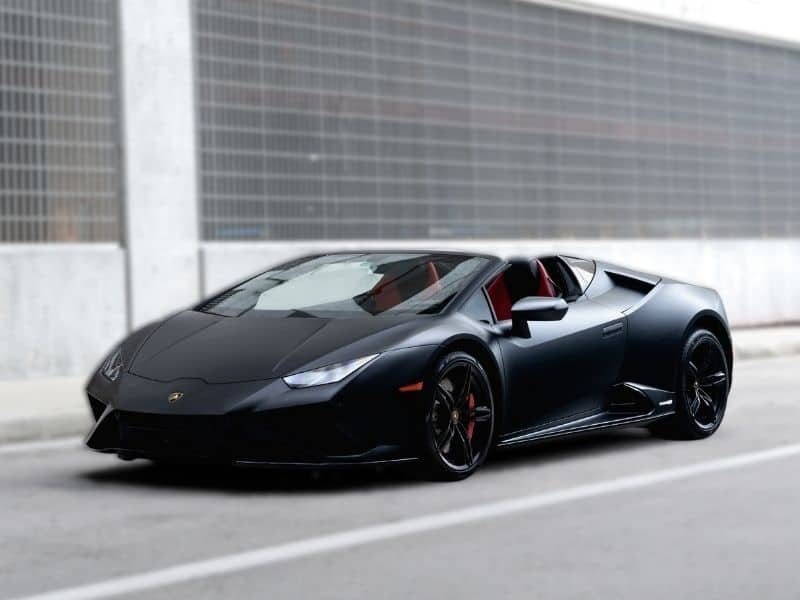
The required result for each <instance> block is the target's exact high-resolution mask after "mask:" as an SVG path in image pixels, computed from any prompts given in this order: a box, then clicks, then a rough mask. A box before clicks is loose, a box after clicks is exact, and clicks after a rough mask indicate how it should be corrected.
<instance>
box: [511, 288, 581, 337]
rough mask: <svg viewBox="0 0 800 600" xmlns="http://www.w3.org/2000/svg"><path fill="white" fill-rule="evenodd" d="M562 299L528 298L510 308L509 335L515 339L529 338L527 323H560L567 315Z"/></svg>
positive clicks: (529, 331) (566, 306) (565, 303)
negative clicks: (515, 337)
mask: <svg viewBox="0 0 800 600" xmlns="http://www.w3.org/2000/svg"><path fill="white" fill-rule="evenodd" d="M568 308H569V306H568V305H567V302H566V300H564V299H563V298H542V297H536V296H528V297H527V298H522V299H521V300H518V301H517V302H515V303H514V306H512V307H511V333H512V335H515V336H517V337H524V338H529V337H531V330H530V328H529V327H528V321H560V320H561V319H563V318H564V315H565V314H566V313H567V309H568Z"/></svg>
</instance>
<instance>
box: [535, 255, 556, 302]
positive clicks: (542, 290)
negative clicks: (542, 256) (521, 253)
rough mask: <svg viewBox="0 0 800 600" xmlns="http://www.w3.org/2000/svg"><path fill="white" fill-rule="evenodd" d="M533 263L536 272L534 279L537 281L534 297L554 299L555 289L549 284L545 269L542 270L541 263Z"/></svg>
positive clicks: (537, 261) (538, 261)
mask: <svg viewBox="0 0 800 600" xmlns="http://www.w3.org/2000/svg"><path fill="white" fill-rule="evenodd" d="M534 262H535V265H536V271H537V273H536V279H537V280H538V286H537V289H536V295H537V296H544V297H545V298H555V297H556V296H557V295H558V294H557V293H556V288H555V287H553V284H552V283H551V282H550V276H549V275H548V274H547V269H545V268H544V265H543V264H542V261H540V260H538V259H537V260H536V261H534Z"/></svg>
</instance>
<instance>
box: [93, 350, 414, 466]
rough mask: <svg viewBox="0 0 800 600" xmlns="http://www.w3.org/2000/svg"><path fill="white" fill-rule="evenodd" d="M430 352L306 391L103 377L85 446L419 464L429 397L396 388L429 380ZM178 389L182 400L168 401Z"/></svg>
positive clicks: (261, 384) (386, 360) (192, 455)
mask: <svg viewBox="0 0 800 600" xmlns="http://www.w3.org/2000/svg"><path fill="white" fill-rule="evenodd" d="M427 355H428V352H427V351H420V349H419V348H414V349H407V350H396V351H393V352H390V353H387V354H385V355H381V357H380V358H379V359H378V360H376V361H375V363H374V364H372V365H370V366H369V367H368V368H367V369H365V370H364V371H362V372H359V373H356V374H355V376H353V377H352V378H348V379H346V380H344V381H343V382H340V383H338V384H329V385H323V386H318V387H314V388H304V389H291V388H289V387H288V386H286V385H285V384H284V383H283V381H282V380H280V379H273V380H265V381H256V382H245V383H234V384H208V383H205V382H202V381H199V380H180V381H174V382H157V381H152V380H149V379H144V378H141V377H137V376H135V375H132V374H130V373H127V374H125V375H124V376H123V377H121V378H120V382H119V383H118V384H110V383H109V382H107V381H106V380H105V379H103V378H102V377H100V376H96V377H94V378H93V379H92V381H90V383H89V385H88V386H87V392H88V394H89V402H90V406H91V407H92V411H93V413H94V415H95V418H96V423H95V425H94V427H93V428H92V430H91V431H90V432H89V435H88V436H87V439H86V444H87V445H88V446H89V447H90V448H92V449H93V450H96V451H99V452H107V453H115V454H117V455H118V456H120V457H121V458H125V459H130V458H149V459H155V460H167V461H188V462H208V463H221V464H234V465H240V466H286V467H315V468H318V467H327V466H345V465H359V464H366V465H370V464H383V463H394V462H409V461H413V460H415V459H416V457H417V454H418V453H417V448H418V447H419V445H418V440H419V439H421V438H420V432H419V428H420V427H421V424H422V418H421V416H420V415H422V414H423V411H424V407H423V393H424V392H422V393H419V392H413V393H402V392H399V391H398V388H399V387H401V386H403V385H406V384H408V383H410V382H411V381H412V380H415V381H416V380H419V378H420V377H423V376H424V369H425V366H426V363H427V358H428V356H427ZM409 373H410V374H411V376H410V377H409V375H408V374H409ZM415 378H416V379H415ZM175 391H181V392H183V394H184V395H183V397H182V398H181V399H180V400H179V401H177V402H174V403H170V402H169V400H168V398H169V396H170V394H172V393H173V392H175Z"/></svg>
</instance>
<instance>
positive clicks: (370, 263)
mask: <svg viewBox="0 0 800 600" xmlns="http://www.w3.org/2000/svg"><path fill="white" fill-rule="evenodd" d="M487 263H488V260H487V259H486V258H482V257H478V256H468V255H458V254H400V253H385V254H380V253H373V254H328V255H325V256H315V257H309V258H302V259H299V260H296V261H294V262H291V263H287V264H285V265H281V266H279V267H276V268H275V269H273V270H271V271H267V272H266V273H262V274H261V275H258V276H257V277H254V278H253V279H250V280H249V281H246V282H245V283H243V284H241V285H239V286H237V287H236V288H233V289H231V290H228V291H227V292H223V293H222V294H220V295H218V296H216V297H214V298H211V299H210V300H208V301H207V302H205V303H204V304H203V305H201V306H200V307H199V308H198V310H200V311H202V312H209V313H214V314H219V315H225V316H239V315H242V314H244V313H246V312H248V311H264V312H265V313H269V314H272V315H273V316H281V317H345V316H368V315H380V314H392V315H401V314H435V313H438V312H439V311H441V310H442V309H443V308H444V307H445V306H446V305H447V303H448V302H450V300H452V299H453V297H454V296H455V295H456V294H457V293H458V292H459V291H461V290H462V289H463V288H464V286H466V285H467V283H469V281H470V280H471V278H472V277H473V276H474V275H475V274H476V273H477V272H478V271H479V270H480V269H481V268H483V267H484V266H485V265H486V264H487Z"/></svg>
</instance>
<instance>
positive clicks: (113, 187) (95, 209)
mask: <svg viewBox="0 0 800 600" xmlns="http://www.w3.org/2000/svg"><path fill="white" fill-rule="evenodd" d="M115 21H116V16H115V4H114V2H113V0H0V242H56V241H63V242H72V241H115V240H118V239H119V224H118V220H119V217H118V213H119V169H118V166H117V145H118V139H119V135H118V127H117V120H118V114H117V111H118V100H117V93H116V75H115V72H116V64H115V63H116V25H115Z"/></svg>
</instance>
